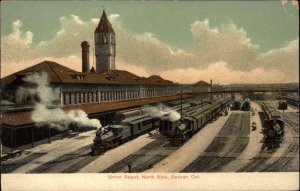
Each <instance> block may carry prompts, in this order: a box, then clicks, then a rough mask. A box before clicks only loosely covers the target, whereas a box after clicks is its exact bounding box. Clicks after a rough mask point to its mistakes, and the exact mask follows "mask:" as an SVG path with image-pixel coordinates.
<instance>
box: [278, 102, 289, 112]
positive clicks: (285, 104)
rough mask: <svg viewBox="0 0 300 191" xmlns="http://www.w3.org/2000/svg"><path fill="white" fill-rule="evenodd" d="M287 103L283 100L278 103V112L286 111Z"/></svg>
mask: <svg viewBox="0 0 300 191" xmlns="http://www.w3.org/2000/svg"><path fill="white" fill-rule="evenodd" d="M287 107H288V106H287V102H286V101H285V100H280V101H279V102H278V109H280V110H286V109H287Z"/></svg>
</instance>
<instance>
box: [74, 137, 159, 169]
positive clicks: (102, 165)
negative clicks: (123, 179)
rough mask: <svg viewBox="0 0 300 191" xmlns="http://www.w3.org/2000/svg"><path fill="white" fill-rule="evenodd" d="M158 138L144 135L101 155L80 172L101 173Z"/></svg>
mask: <svg viewBox="0 0 300 191" xmlns="http://www.w3.org/2000/svg"><path fill="white" fill-rule="evenodd" d="M158 138H159V136H154V137H149V135H148V134H145V135H142V136H140V137H138V138H136V139H134V140H132V141H129V142H127V143H125V144H123V145H121V146H119V147H117V148H115V149H112V150H109V151H107V152H105V153H104V154H103V155H100V156H99V157H98V159H96V160H94V161H93V162H91V163H89V164H88V165H86V166H84V167H83V168H82V169H80V170H79V172H84V173H95V172H101V171H103V170H105V169H107V168H108V167H110V166H111V165H113V164H115V163H116V162H118V161H120V160H122V159H124V158H126V157H128V156H129V155H130V154H132V153H134V152H136V151H138V150H139V149H141V148H142V147H144V146H145V145H147V144H149V143H151V142H152V141H154V140H156V139H158Z"/></svg>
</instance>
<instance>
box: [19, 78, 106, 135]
mask: <svg viewBox="0 0 300 191" xmlns="http://www.w3.org/2000/svg"><path fill="white" fill-rule="evenodd" d="M24 81H26V82H30V83H34V84H36V88H35V90H36V91H35V93H36V95H38V97H39V100H38V101H37V102H36V103H35V107H34V110H33V112H32V114H31V118H32V120H33V121H34V122H36V123H37V124H38V125H49V126H50V127H51V128H55V129H57V130H60V131H63V130H66V129H68V128H69V125H70V124H71V123H75V124H77V125H80V126H85V127H91V128H95V129H97V128H100V127H101V123H100V121H99V120H98V119H89V118H88V116H87V114H86V113H85V112H84V111H82V110H78V109H76V110H71V111H68V112H65V111H63V110H62V109H61V108H60V107H59V106H58V105H57V102H58V103H59V89H55V88H51V87H50V86H49V83H48V76H47V74H46V73H44V72H42V73H34V74H32V75H30V76H27V77H25V78H24ZM50 107H51V108H50ZM53 107H54V108H53Z"/></svg>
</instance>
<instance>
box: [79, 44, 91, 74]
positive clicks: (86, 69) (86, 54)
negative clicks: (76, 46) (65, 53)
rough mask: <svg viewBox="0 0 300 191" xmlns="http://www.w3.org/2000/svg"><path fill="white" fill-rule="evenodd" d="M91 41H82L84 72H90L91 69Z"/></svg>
mask: <svg viewBox="0 0 300 191" xmlns="http://www.w3.org/2000/svg"><path fill="white" fill-rule="evenodd" d="M89 47H90V45H89V43H88V42H87V41H83V42H82V43H81V50H82V72H85V73H87V72H89V71H90V56H89V52H90V51H89Z"/></svg>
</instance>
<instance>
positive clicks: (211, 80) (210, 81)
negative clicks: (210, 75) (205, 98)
mask: <svg viewBox="0 0 300 191" xmlns="http://www.w3.org/2000/svg"><path fill="white" fill-rule="evenodd" d="M210 91H211V92H212V79H211V80H210Z"/></svg>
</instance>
